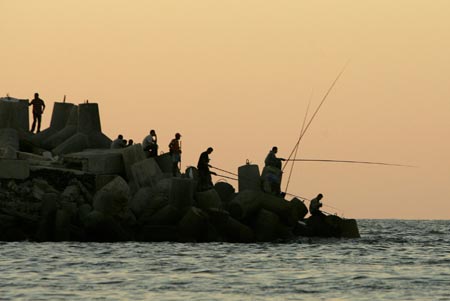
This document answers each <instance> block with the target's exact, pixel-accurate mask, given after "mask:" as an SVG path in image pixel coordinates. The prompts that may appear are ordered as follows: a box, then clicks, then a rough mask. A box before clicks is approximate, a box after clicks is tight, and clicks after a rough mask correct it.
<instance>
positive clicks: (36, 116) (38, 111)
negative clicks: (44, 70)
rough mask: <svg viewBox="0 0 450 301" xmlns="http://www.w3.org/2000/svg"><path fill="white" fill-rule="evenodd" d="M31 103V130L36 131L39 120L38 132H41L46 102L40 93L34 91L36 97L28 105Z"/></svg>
mask: <svg viewBox="0 0 450 301" xmlns="http://www.w3.org/2000/svg"><path fill="white" fill-rule="evenodd" d="M31 105H33V125H32V126H31V132H32V133H33V132H34V129H35V127H36V122H37V131H36V133H39V132H40V131H41V120H42V114H43V113H44V110H45V103H44V101H43V100H42V99H40V98H39V93H34V99H33V100H32V101H31V102H30V103H29V104H28V106H31Z"/></svg>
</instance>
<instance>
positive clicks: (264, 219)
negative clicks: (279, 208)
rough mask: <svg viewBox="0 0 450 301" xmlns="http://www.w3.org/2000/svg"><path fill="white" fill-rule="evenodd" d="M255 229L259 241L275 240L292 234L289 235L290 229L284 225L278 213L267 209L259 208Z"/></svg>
mask: <svg viewBox="0 0 450 301" xmlns="http://www.w3.org/2000/svg"><path fill="white" fill-rule="evenodd" d="M253 229H254V231H255V236H256V240H257V241H274V240H276V239H279V238H288V237H290V236H292V234H290V235H289V230H287V229H286V228H285V227H284V226H283V224H282V223H281V221H280V218H279V217H278V215H277V214H275V213H273V212H270V211H268V210H265V209H261V210H259V212H258V214H257V216H256V219H255V221H254V223H253ZM286 233H288V234H286Z"/></svg>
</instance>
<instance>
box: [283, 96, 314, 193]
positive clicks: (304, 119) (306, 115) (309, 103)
mask: <svg viewBox="0 0 450 301" xmlns="http://www.w3.org/2000/svg"><path fill="white" fill-rule="evenodd" d="M313 92H314V90H311V95H310V96H309V101H308V107H307V108H306V112H305V117H304V118H303V123H302V129H301V130H300V135H301V134H302V133H303V130H304V129H305V122H306V118H307V117H308V113H309V106H310V105H311V99H312V96H313ZM297 153H298V145H297V147H296V148H295V154H294V159H296V158H297ZM294 164H295V161H292V165H291V169H290V170H289V177H288V180H287V183H286V187H285V188H284V191H285V192H287V191H288V187H289V183H290V182H291V176H292V171H293V170H294ZM286 166H287V164H285V165H284V166H283V169H282V170H281V171H284V168H285V167H286Z"/></svg>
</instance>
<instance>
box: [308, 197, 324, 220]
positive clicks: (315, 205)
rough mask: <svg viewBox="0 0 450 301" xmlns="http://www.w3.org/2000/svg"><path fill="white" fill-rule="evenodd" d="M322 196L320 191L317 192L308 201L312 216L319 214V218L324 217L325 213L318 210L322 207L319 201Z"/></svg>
mask: <svg viewBox="0 0 450 301" xmlns="http://www.w3.org/2000/svg"><path fill="white" fill-rule="evenodd" d="M322 198H323V195H322V194H321V193H319V194H318V195H317V196H316V197H315V198H313V199H312V200H311V202H310V203H309V213H310V214H311V215H312V216H319V217H321V218H324V217H325V214H324V213H323V212H322V211H320V208H321V207H322V205H323V204H322V203H321V202H320V200H321V199H322Z"/></svg>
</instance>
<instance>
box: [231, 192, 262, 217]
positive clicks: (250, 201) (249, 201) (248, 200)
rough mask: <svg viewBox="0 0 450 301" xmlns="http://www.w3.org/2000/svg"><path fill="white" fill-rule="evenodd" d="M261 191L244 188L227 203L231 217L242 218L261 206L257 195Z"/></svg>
mask: <svg viewBox="0 0 450 301" xmlns="http://www.w3.org/2000/svg"><path fill="white" fill-rule="evenodd" d="M260 195H261V192H257V191H253V190H244V191H242V192H240V193H239V194H237V195H236V197H235V198H234V199H233V200H232V201H231V202H230V203H229V204H228V211H230V214H231V216H232V217H234V218H236V219H238V220H242V219H244V218H246V217H248V216H249V215H251V214H253V213H255V212H257V211H258V210H259V209H260V208H261V202H260V199H259V196H260Z"/></svg>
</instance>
